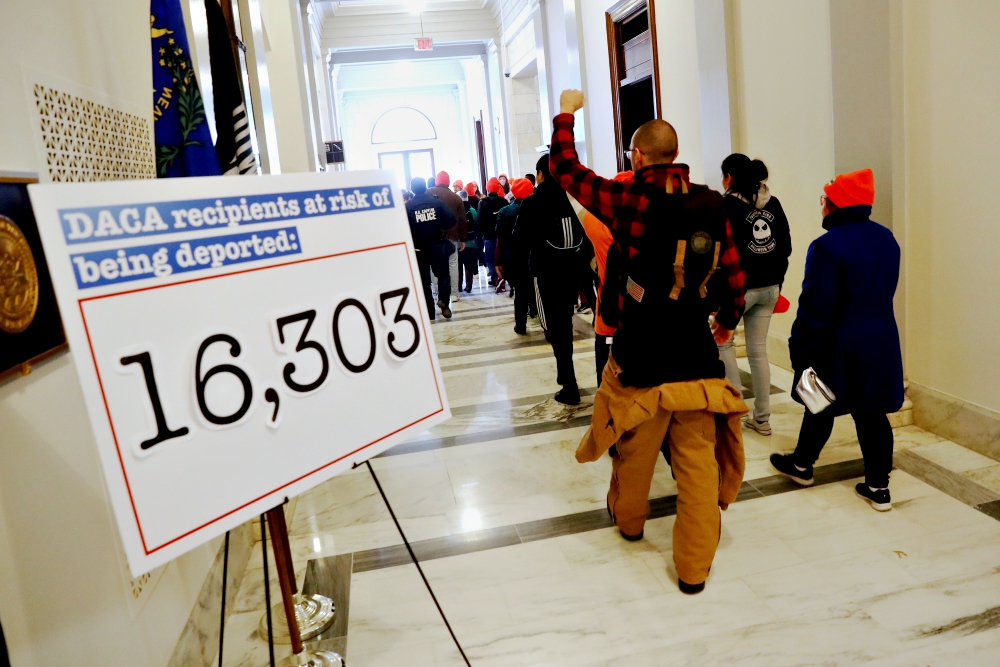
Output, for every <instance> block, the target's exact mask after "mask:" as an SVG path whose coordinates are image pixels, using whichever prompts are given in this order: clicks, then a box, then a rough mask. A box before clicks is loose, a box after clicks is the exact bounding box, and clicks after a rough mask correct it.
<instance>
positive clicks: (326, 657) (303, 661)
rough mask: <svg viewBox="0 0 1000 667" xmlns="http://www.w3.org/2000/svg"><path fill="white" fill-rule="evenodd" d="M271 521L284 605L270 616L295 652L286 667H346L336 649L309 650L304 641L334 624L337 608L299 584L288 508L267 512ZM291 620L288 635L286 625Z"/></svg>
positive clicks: (278, 637) (279, 639) (264, 624)
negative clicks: (286, 510) (287, 521)
mask: <svg viewBox="0 0 1000 667" xmlns="http://www.w3.org/2000/svg"><path fill="white" fill-rule="evenodd" d="M267 523H268V524H270V527H271V550H272V551H273V552H274V563H275V566H276V567H277V570H278V584H279V586H280V587H281V604H280V605H276V606H275V607H274V609H273V610H272V611H271V613H270V615H271V616H273V618H274V619H275V620H276V621H279V622H278V623H275V625H276V626H277V627H276V628H275V632H274V641H275V642H276V643H279V644H291V645H292V655H290V656H289V657H287V658H285V659H284V660H282V661H281V665H282V667H300V666H306V667H343V664H344V660H343V658H341V657H340V654H338V653H334V652H333V651H317V652H315V653H314V652H311V651H307V650H305V648H304V647H303V646H302V642H303V641H306V640H309V639H312V638H314V637H317V636H319V635H320V634H322V632H323V631H324V630H326V629H327V628H329V627H330V625H332V624H333V619H334V615H335V613H336V610H335V608H334V604H333V600H331V599H330V598H328V597H326V596H324V595H316V594H311V595H302V594H300V593H299V591H298V587H297V586H296V584H295V570H294V568H293V566H292V549H291V546H290V545H289V542H288V526H287V525H286V523H285V511H284V508H283V507H282V506H281V505H278V506H277V507H275V508H273V509H270V510H268V511H267ZM268 615H269V614H268V613H265V614H264V616H263V617H262V618H261V619H260V629H261V632H260V634H261V636H267V629H268ZM282 619H284V620H285V621H286V623H287V634H286V633H285V628H284V625H285V624H282V623H280V621H281V620H282Z"/></svg>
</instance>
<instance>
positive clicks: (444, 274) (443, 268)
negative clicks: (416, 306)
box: [417, 250, 451, 320]
mask: <svg viewBox="0 0 1000 667" xmlns="http://www.w3.org/2000/svg"><path fill="white" fill-rule="evenodd" d="M417 268H419V269H420V282H422V283H423V284H424V298H425V299H426V300H427V314H428V315H429V316H430V318H431V319H432V320H433V319H434V316H435V313H436V312H437V310H436V309H435V308H434V295H433V294H432V293H431V271H434V275H435V276H437V279H438V298H439V300H440V301H441V302H442V303H445V304H447V303H449V302H450V301H451V274H450V273H449V272H448V258H447V257H441V256H438V255H437V254H434V253H432V252H431V251H430V250H417Z"/></svg>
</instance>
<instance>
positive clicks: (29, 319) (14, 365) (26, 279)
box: [0, 176, 67, 380]
mask: <svg viewBox="0 0 1000 667" xmlns="http://www.w3.org/2000/svg"><path fill="white" fill-rule="evenodd" d="M36 182H37V181H36V180H35V179H27V178H8V177H4V176H0V380H2V379H4V378H6V377H9V376H11V375H14V374H22V375H26V374H27V373H28V372H29V371H30V370H31V365H32V364H35V363H38V362H39V361H41V360H43V359H45V358H47V357H50V356H52V355H54V354H56V353H58V352H61V351H62V350H65V349H66V347H67V345H66V336H65V334H64V333H63V327H62V319H61V318H60V317H59V308H58V307H57V306H56V295H55V292H53V291H52V280H51V278H50V277H49V269H48V266H47V265H46V263H45V253H44V252H42V241H41V239H40V238H39V236H38V226H37V225H36V224H35V215H34V213H33V212H32V210H31V200H30V199H29V198H28V183H36Z"/></svg>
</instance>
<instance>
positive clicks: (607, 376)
mask: <svg viewBox="0 0 1000 667" xmlns="http://www.w3.org/2000/svg"><path fill="white" fill-rule="evenodd" d="M621 372H622V371H621V367H620V366H618V363H617V362H616V361H615V359H614V353H613V352H612V356H611V357H610V358H609V359H608V363H607V365H606V366H605V368H604V374H603V377H602V379H601V387H600V389H598V390H597V394H596V395H595V396H594V416H593V418H592V420H591V427H590V428H589V429H588V430H587V433H586V435H584V437H583V441H582V442H581V443H580V446H579V447H578V448H577V450H576V460H577V461H579V462H580V463H587V462H592V461H597V460H598V459H600V457H601V456H602V455H603V454H604V453H605V452H606V451H608V449H610V448H611V446H612V445H617V452H618V453H617V455H616V456H615V457H614V459H613V462H612V474H611V488H610V490H609V491H608V507H609V509H610V510H611V514H612V516H613V517H614V518H615V523H616V524H617V526H618V528H619V530H621V532H622V533H623V534H625V535H630V536H635V535H639V534H640V533H642V531H643V527H644V526H645V523H646V517H647V515H648V514H649V489H650V486H651V485H652V481H653V469H654V467H655V466H656V460H657V458H658V457H659V455H660V447H661V445H662V444H663V442H664V438H666V439H667V442H668V443H669V446H670V456H671V465H672V468H673V472H674V476H675V477H676V478H677V518H676V521H675V522H674V537H673V551H674V564H675V565H676V567H677V574H678V576H679V577H680V578H681V579H682V580H684V581H685V582H687V583H689V584H698V583H701V582H703V581H705V579H706V578H707V577H708V571H709V569H710V568H711V566H712V560H713V559H714V558H715V551H716V549H717V548H718V545H719V537H720V534H721V530H722V517H721V515H720V513H719V508H722V509H726V508H727V507H728V506H729V504H730V503H732V502H734V501H735V500H736V495H737V494H738V493H739V491H740V485H741V484H742V483H743V474H744V471H745V468H746V461H745V458H744V455H743V434H742V426H741V424H740V419H741V417H742V416H743V415H745V414H746V413H747V412H748V411H749V410H748V409H747V406H746V403H744V402H743V397H742V396H741V395H740V394H739V392H737V391H736V389H735V388H734V387H733V386H732V385H731V384H730V383H729V382H728V381H727V380H726V379H725V378H717V379H716V378H712V379H706V380H690V381H687V382H669V383H666V384H661V385H658V386H655V387H626V386H624V385H622V383H621V382H620V381H619V380H618V376H619V375H620V374H621Z"/></svg>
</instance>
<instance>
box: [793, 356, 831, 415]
mask: <svg viewBox="0 0 1000 667" xmlns="http://www.w3.org/2000/svg"><path fill="white" fill-rule="evenodd" d="M795 391H797V392H798V393H799V398H801V399H802V402H803V403H805V404H806V407H807V408H809V412H811V413H813V414H814V415H817V414H819V413H821V412H823V411H824V410H826V409H827V408H828V407H830V405H832V404H833V402H834V401H835V400H837V397H836V396H834V395H833V392H832V391H830V388H829V387H827V386H826V385H825V384H824V383H823V381H822V380H820V379H819V376H818V375H816V371H814V370H813V369H812V367H809V368H807V369H805V370H804V371H802V377H800V378H799V383H798V384H797V385H795Z"/></svg>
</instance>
